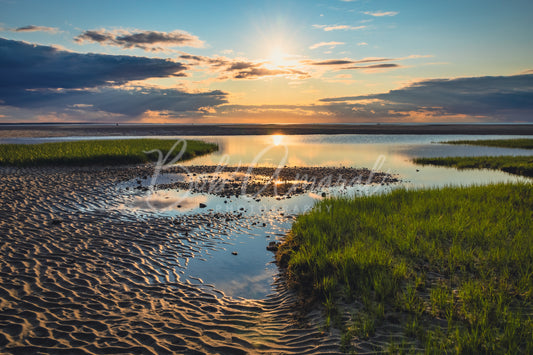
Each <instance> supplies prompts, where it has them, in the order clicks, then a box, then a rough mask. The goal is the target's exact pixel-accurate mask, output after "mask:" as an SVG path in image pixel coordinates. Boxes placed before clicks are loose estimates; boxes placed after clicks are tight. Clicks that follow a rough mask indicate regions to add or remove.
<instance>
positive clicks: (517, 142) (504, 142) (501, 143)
mask: <svg viewBox="0 0 533 355" xmlns="http://www.w3.org/2000/svg"><path fill="white" fill-rule="evenodd" d="M443 143H446V144H468V145H482V146H486V147H500V148H520V149H533V139H530V138H522V139H481V140H462V141H449V142H443Z"/></svg>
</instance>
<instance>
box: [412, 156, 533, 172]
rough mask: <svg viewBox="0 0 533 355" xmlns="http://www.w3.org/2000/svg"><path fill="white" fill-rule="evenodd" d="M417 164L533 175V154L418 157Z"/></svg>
mask: <svg viewBox="0 0 533 355" xmlns="http://www.w3.org/2000/svg"><path fill="white" fill-rule="evenodd" d="M413 161H414V162H415V163H416V164H421V165H436V166H451V167H454V168H457V169H495V170H501V171H505V172H507V173H511V174H515V175H522V176H528V177H533V156H498V157H449V158H416V159H413Z"/></svg>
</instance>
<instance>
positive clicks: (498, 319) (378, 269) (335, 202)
mask: <svg viewBox="0 0 533 355" xmlns="http://www.w3.org/2000/svg"><path fill="white" fill-rule="evenodd" d="M532 190H533V189H532V188H531V185H530V184H525V183H524V184H512V185H511V184H509V185H508V184H497V185H489V186H475V187H447V188H442V189H431V190H417V191H407V190H396V191H394V192H392V193H391V194H388V195H381V196H367V197H359V198H355V199H343V198H341V199H328V200H324V201H321V202H320V203H319V204H318V205H317V206H316V207H315V208H314V209H313V210H311V211H310V212H309V213H307V214H304V215H301V216H299V217H298V219H297V220H296V222H295V223H294V225H293V227H292V230H291V232H290V234H289V235H288V236H287V238H286V240H285V242H284V243H283V244H282V245H281V247H280V250H279V252H278V254H277V260H278V262H279V264H280V265H281V266H282V267H285V268H286V274H287V279H288V281H289V283H290V284H291V285H292V286H293V287H295V288H296V289H298V290H300V291H301V292H302V293H303V294H306V295H313V296H314V297H315V298H316V299H318V300H326V299H327V300H328V304H329V308H331V309H332V308H333V307H332V306H331V302H332V300H334V299H339V298H340V294H341V292H338V290H339V289H343V290H344V292H342V294H344V295H345V296H346V297H348V299H349V300H351V301H349V302H353V303H354V304H355V303H358V304H363V307H362V311H360V312H358V315H357V316H356V317H353V319H352V321H351V324H347V325H346V326H345V327H344V330H345V335H344V338H343V342H344V343H345V344H347V343H348V340H349V338H350V337H361V338H366V337H370V338H371V337H372V335H373V334H374V332H375V331H376V329H377V328H378V327H380V325H381V324H382V323H383V322H384V321H390V319H389V318H391V317H392V318H393V320H394V322H399V323H401V324H402V329H403V332H404V336H405V338H406V339H413V340H412V341H414V342H415V343H416V344H418V346H417V347H423V348H425V350H426V352H438V353H440V352H460V353H494V352H496V353H516V352H525V353H531V352H532V351H533V308H532V306H531V301H532V298H533V222H532V221H533V191H532ZM345 301H346V300H343V302H345ZM406 344H413V343H412V342H406ZM410 346H412V345H410Z"/></svg>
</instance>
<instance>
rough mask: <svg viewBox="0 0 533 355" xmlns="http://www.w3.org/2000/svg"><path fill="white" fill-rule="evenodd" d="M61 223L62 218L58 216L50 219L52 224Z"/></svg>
mask: <svg viewBox="0 0 533 355" xmlns="http://www.w3.org/2000/svg"><path fill="white" fill-rule="evenodd" d="M61 223H63V220H62V219H60V218H54V219H52V224H53V225H54V226H57V225H60V224H61Z"/></svg>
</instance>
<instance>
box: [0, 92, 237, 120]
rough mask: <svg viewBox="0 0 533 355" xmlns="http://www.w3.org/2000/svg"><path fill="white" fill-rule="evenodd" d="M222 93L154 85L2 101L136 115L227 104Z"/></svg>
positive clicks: (29, 94)
mask: <svg viewBox="0 0 533 355" xmlns="http://www.w3.org/2000/svg"><path fill="white" fill-rule="evenodd" d="M226 97H227V94H226V93H225V92H222V91H219V90H214V91H209V92H203V93H187V92H183V91H181V90H176V89H161V88H154V87H140V86H134V87H103V88H98V89H94V90H68V91H59V92H58V91H45V92H26V93H25V94H24V95H22V96H20V95H19V96H17V97H16V98H13V99H12V98H9V97H8V100H6V104H8V105H10V106H16V107H24V108H33V109H48V110H53V111H62V112H68V111H69V110H72V109H78V110H80V109H81V110H86V111H101V112H109V113H114V114H120V115H124V116H127V117H137V116H139V115H141V114H143V113H145V112H147V111H168V112H171V113H173V114H175V115H178V114H182V113H184V112H186V113H188V114H190V113H191V112H193V111H196V110H198V109H199V108H201V107H212V106H217V105H220V104H223V103H227V99H226Z"/></svg>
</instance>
